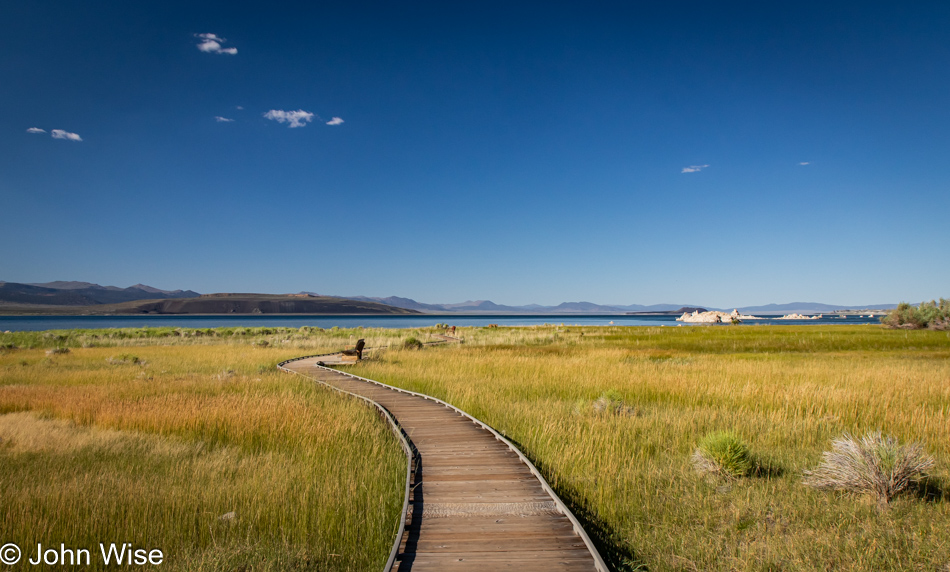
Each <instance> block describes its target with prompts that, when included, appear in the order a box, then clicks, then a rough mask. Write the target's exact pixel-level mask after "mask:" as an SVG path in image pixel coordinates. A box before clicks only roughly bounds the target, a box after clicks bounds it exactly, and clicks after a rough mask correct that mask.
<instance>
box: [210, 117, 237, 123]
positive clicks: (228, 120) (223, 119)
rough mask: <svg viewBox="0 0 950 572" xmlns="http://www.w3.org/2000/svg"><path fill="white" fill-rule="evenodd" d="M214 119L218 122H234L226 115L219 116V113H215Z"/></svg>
mask: <svg viewBox="0 0 950 572" xmlns="http://www.w3.org/2000/svg"><path fill="white" fill-rule="evenodd" d="M214 120H215V121H217V122H218V123H234V120H233V119H229V118H227V117H221V116H220V115H215V116H214Z"/></svg>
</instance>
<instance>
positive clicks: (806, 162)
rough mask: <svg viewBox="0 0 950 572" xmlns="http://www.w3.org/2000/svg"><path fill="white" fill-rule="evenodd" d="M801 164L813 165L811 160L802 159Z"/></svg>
mask: <svg viewBox="0 0 950 572" xmlns="http://www.w3.org/2000/svg"><path fill="white" fill-rule="evenodd" d="M799 165H811V161H802V162H801V163H799Z"/></svg>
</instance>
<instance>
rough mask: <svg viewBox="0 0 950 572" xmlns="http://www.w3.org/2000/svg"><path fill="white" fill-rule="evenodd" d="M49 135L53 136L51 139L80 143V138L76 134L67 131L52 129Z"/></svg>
mask: <svg viewBox="0 0 950 572" xmlns="http://www.w3.org/2000/svg"><path fill="white" fill-rule="evenodd" d="M50 135H52V136H53V139H66V140H68V141H82V137H80V136H79V134H78V133H70V132H69V131H63V130H62V129H53V130H52V131H50Z"/></svg>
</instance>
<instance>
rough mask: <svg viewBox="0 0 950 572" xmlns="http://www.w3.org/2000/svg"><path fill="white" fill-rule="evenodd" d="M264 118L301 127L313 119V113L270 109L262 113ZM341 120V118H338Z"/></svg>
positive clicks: (301, 110) (300, 110) (299, 110)
mask: <svg viewBox="0 0 950 572" xmlns="http://www.w3.org/2000/svg"><path fill="white" fill-rule="evenodd" d="M264 118H265V119H273V120H274V121H276V122H278V123H289V124H290V125H288V127H303V126H304V125H306V124H307V123H310V122H311V121H313V114H312V113H310V112H309V111H304V110H303V109H298V110H297V111H284V110H282V109H271V110H270V111H268V112H267V113H265V114H264ZM340 121H341V122H342V121H343V120H342V119H341V120H340Z"/></svg>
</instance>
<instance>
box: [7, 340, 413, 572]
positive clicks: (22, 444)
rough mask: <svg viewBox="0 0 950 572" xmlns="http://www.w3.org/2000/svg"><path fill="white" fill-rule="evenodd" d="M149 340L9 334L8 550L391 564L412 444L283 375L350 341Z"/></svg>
mask: <svg viewBox="0 0 950 572" xmlns="http://www.w3.org/2000/svg"><path fill="white" fill-rule="evenodd" d="M151 330H152V331H149V330H113V331H108V330H101V331H84V332H80V331H62V332H45V333H31V332H23V333H14V334H0V346H2V347H3V348H4V349H0V514H2V515H3V518H2V519H0V539H2V540H3V542H4V543H5V542H16V543H18V544H19V545H20V546H21V548H22V550H23V554H24V562H25V559H26V558H27V557H28V555H30V554H33V552H35V549H36V543H37V542H42V543H43V544H44V547H49V546H55V547H57V548H58V547H59V543H60V542H63V543H65V544H66V546H76V547H85V548H90V549H92V550H91V553H92V556H93V557H92V563H93V564H97V562H98V560H97V554H98V552H97V550H98V543H99V542H101V541H105V542H131V543H132V544H133V545H135V547H136V548H139V547H141V548H148V549H151V548H159V549H161V550H162V551H163V552H164V554H165V561H164V563H163V564H162V565H161V566H162V568H163V569H169V570H181V571H203V570H207V571H211V570H215V571H217V570H244V571H252V570H254V571H282V570H350V571H363V570H377V569H380V568H381V567H382V565H383V564H384V563H385V561H386V558H387V557H388V555H389V550H390V547H391V545H392V542H393V539H394V538H395V533H396V527H397V526H398V515H399V513H400V511H401V509H402V500H403V499H402V487H403V484H404V482H405V456H404V453H403V452H402V449H401V448H400V446H399V444H398V441H397V440H396V438H395V437H394V436H393V435H392V433H391V432H390V430H389V427H388V425H387V424H386V423H385V422H383V421H381V419H380V418H379V417H378V415H377V414H376V412H375V411H374V410H372V409H370V408H369V407H367V406H366V405H365V404H363V403H362V402H358V401H356V400H352V399H347V398H343V397H341V396H339V395H338V394H335V393H332V392H330V391H328V390H326V389H324V388H321V387H317V386H315V384H313V383H312V382H308V381H307V380H305V379H303V378H301V377H299V376H291V375H289V374H286V373H282V372H279V371H277V370H276V368H275V364H276V363H277V362H279V361H281V360H283V359H287V358H290V357H294V356H297V355H301V354H302V353H320V352H322V351H328V350H329V349H332V348H335V347H338V346H339V345H340V344H341V343H345V342H346V341H348V340H349V335H350V334H352V333H353V332H352V331H351V332H348V333H346V334H345V335H344V334H341V333H339V332H328V333H326V334H323V335H322V336H311V335H309V332H301V331H299V330H285V331H279V330H268V329H263V330H260V329H259V330H253V331H242V332H239V333H237V334H235V333H234V332H224V331H210V332H209V331H203V330H197V331H194V330H183V331H179V332H177V333H174V332H172V333H171V334H169V335H164V334H165V333H167V332H162V331H157V329H151ZM196 332H197V333H196ZM265 342H266V344H265ZM83 346H86V347H83ZM51 348H69V351H68V352H67V353H49V354H48V353H47V350H48V349H51ZM24 562H21V564H20V565H19V566H20V567H24V568H25V566H26V565H25V563H24ZM30 568H31V569H43V568H44V566H42V565H41V566H37V567H32V566H31V567H30ZM58 568H60V567H59V566H50V567H49V569H58ZM96 568H97V567H95V566H94V567H93V569H96ZM13 569H19V568H17V567H14V568H13Z"/></svg>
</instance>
